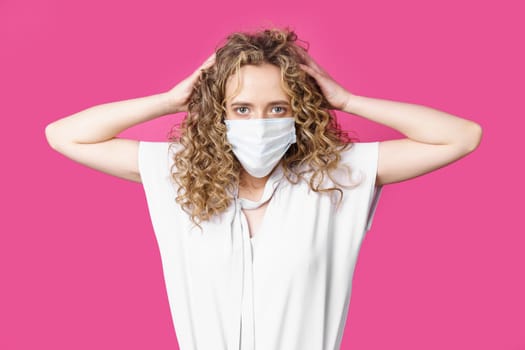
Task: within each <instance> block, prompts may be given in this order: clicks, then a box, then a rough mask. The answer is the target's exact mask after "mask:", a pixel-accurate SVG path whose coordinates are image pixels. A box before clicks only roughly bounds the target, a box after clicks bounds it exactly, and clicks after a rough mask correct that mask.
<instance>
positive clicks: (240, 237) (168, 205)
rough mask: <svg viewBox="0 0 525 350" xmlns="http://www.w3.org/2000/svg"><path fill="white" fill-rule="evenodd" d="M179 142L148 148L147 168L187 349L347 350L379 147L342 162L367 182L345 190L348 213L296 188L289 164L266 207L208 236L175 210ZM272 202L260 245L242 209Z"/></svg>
mask: <svg viewBox="0 0 525 350" xmlns="http://www.w3.org/2000/svg"><path fill="white" fill-rule="evenodd" d="M169 144H170V143H169V142H147V141H141V142H140V143H139V160H138V161H139V170H140V175H141V178H142V184H143V188H144V191H145V195H146V200H147V204H148V208H149V213H150V216H151V222H152V224H153V229H154V232H155V236H156V238H157V242H158V245H159V249H160V254H161V259H162V266H163V273H164V280H165V283H166V290H167V295H168V301H169V305H170V310H171V315H172V317H173V324H174V326H175V332H176V335H177V339H178V343H179V347H180V349H181V350H239V349H241V350H280V349H283V350H336V349H339V348H340V344H341V340H342V337H343V332H344V327H345V323H346V317H347V314H348V306H349V302H350V297H351V290H352V279H353V274H354V268H355V264H356V261H357V257H358V253H359V249H360V247H361V243H362V241H363V238H364V236H365V233H366V231H368V229H369V228H370V225H371V223H372V218H373V215H374V212H375V208H376V205H377V200H378V199H379V196H380V194H381V189H382V186H375V178H376V173H377V161H378V150H379V142H358V143H354V144H353V145H352V147H351V148H350V149H349V150H347V151H345V152H343V153H342V164H348V165H349V166H350V168H351V169H352V170H354V171H355V173H354V174H357V173H358V172H357V171H356V169H359V170H361V171H362V174H363V175H364V176H363V177H361V178H362V180H363V181H362V182H361V183H360V184H359V185H358V186H356V187H353V188H351V189H343V192H344V196H343V199H342V202H341V204H340V206H339V208H336V207H337V199H338V197H332V199H331V197H330V196H329V195H326V194H318V193H316V192H313V191H311V190H309V186H308V184H307V183H306V182H304V181H302V182H300V183H298V184H291V183H290V182H289V181H288V180H287V179H286V178H285V177H284V176H283V171H282V168H281V167H280V165H279V166H278V167H277V168H276V169H275V170H274V171H273V173H272V174H271V176H270V178H269V180H268V182H267V183H266V187H265V190H264V193H263V196H262V198H261V200H260V201H259V202H253V201H250V200H247V199H242V198H235V200H234V201H233V203H232V205H231V206H230V208H228V209H227V210H226V211H225V212H224V213H222V214H221V215H220V216H218V217H215V218H213V219H212V220H210V221H207V222H203V223H202V224H201V226H202V228H203V231H202V232H201V231H200V230H199V229H198V228H195V227H193V224H192V222H191V220H190V218H189V215H188V214H187V213H185V212H184V211H183V210H182V209H181V207H180V206H179V205H178V204H177V203H176V202H175V196H176V187H175V186H176V185H175V183H174V182H173V181H172V180H171V176H170V166H171V164H172V156H173V153H174V152H175V151H176V150H178V149H179V148H178V147H181V146H180V145H174V146H176V147H177V148H175V147H174V146H172V147H171V150H170V152H168V150H169V149H168V146H169ZM337 174H339V175H340V176H343V175H341V174H343V173H342V172H341V173H337ZM339 175H338V176H339ZM337 179H339V180H340V179H343V180H342V181H343V183H345V184H346V183H348V177H347V178H346V181H345V180H344V178H341V177H337ZM352 179H357V178H355V177H352ZM324 187H326V186H324ZM334 198H335V200H334ZM268 200H269V203H268V206H267V208H266V212H265V214H264V218H263V221H262V223H261V226H260V228H259V231H258V232H257V234H256V235H255V236H253V237H252V238H250V235H249V231H248V223H247V221H246V217H245V215H244V213H243V212H242V210H241V208H247V209H250V208H257V207H258V206H260V205H262V204H263V203H265V202H266V201H268Z"/></svg>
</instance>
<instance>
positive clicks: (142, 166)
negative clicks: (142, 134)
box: [138, 141, 182, 176]
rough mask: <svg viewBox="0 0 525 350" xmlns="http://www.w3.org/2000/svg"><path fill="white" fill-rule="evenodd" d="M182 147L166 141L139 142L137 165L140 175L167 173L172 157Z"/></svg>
mask: <svg viewBox="0 0 525 350" xmlns="http://www.w3.org/2000/svg"><path fill="white" fill-rule="evenodd" d="M180 149H182V145H181V144H179V143H175V142H168V141H139V150H138V165H139V170H140V173H141V175H146V176H148V174H151V175H153V174H159V175H160V174H162V175H165V174H166V173H168V171H169V169H170V167H171V165H172V163H173V156H174V155H175V153H177V152H178V151H179V150H180Z"/></svg>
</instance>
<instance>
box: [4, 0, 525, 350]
mask: <svg viewBox="0 0 525 350" xmlns="http://www.w3.org/2000/svg"><path fill="white" fill-rule="evenodd" d="M519 3H520V2H519V1H507V0H498V1H494V0H490V1H457V0H440V1H416V0H403V1H386V0H374V1H360V2H357V1H342V0H341V1H331V0H327V1H322V2H317V3H315V4H313V3H312V4H307V3H304V2H302V1H289V2H285V1H273V0H272V1H260V2H245V1H238V2H236V1H226V2H225V1H223V2H211V1H210V2H208V3H202V2H199V1H185V2H179V3H177V2H172V1H167V0H164V1H163V0H150V1H135V2H130V1H122V0H119V1H107V0H104V1H102V0H94V1H89V2H87V1H83V2H78V1H66V0H48V1H45V2H43V1H34V0H32V1H19V0H2V1H1V2H0V60H1V64H0V77H1V78H0V89H1V91H0V93H1V95H0V99H1V107H2V109H1V110H2V120H3V121H4V124H3V128H2V129H3V132H2V137H1V141H0V142H1V143H2V145H1V148H2V158H3V159H2V161H3V162H2V163H3V166H2V175H1V176H2V181H1V186H2V188H1V190H2V192H1V193H2V197H3V198H2V202H1V203H2V220H1V224H0V225H1V227H0V232H1V233H0V278H1V286H0V293H1V297H0V349H6V350H12V349H17V350H18V349H55V350H58V349H157V350H161V349H175V348H176V344H177V340H176V336H175V332H174V329H173V324H172V321H171V318H170V313H169V308H168V301H167V296H166V292H165V289H164V280H163V276H162V270H161V267H162V266H161V261H160V256H159V251H158V247H157V243H156V240H155V236H154V233H153V229H152V227H151V222H150V218H149V215H148V211H147V206H146V200H145V197H144V193H143V190H142V187H141V185H140V184H137V183H133V182H129V181H125V180H121V179H118V178H113V177H110V176H108V175H106V174H103V173H99V172H96V171H94V170H92V169H89V168H87V167H84V166H82V165H80V164H78V163H75V162H73V161H70V160H68V159H67V158H65V157H64V156H62V155H60V154H59V153H56V152H54V151H53V150H52V149H51V148H50V147H49V146H48V144H47V142H46V140H45V137H44V128H45V126H46V125H47V124H48V123H50V122H52V121H54V120H56V119H59V118H62V117H65V116H67V115H70V114H73V113H75V112H78V111H80V110H82V109H85V108H88V107H90V106H93V105H96V104H101V103H105V102H111V101H117V100H123V99H129V98H134V97H140V96H146V95H150V94H155V93H160V92H163V91H166V90H168V89H169V88H171V87H172V86H174V85H175V84H176V83H178V82H179V81H180V80H182V79H183V78H185V77H186V76H187V75H189V74H190V73H191V72H192V71H193V70H194V69H196V67H197V66H198V65H200V64H201V63H202V61H203V60H204V59H205V58H207V57H208V56H209V54H210V53H211V52H212V50H213V49H214V48H215V47H216V45H217V44H218V43H219V42H220V41H221V40H222V39H223V38H224V37H225V36H226V35H227V34H228V33H230V32H232V31H235V30H245V29H248V30H250V29H255V28H258V27H262V26H266V25H272V24H274V25H277V26H285V25H289V26H291V27H292V28H293V29H295V30H296V32H297V33H298V35H299V37H300V38H302V39H303V40H306V41H308V42H309V43H310V45H311V46H310V53H311V54H312V56H314V58H316V60H317V61H318V62H319V63H320V64H321V65H322V66H323V67H324V68H325V69H326V70H327V71H328V72H330V73H331V75H332V76H333V77H334V78H335V79H336V80H337V81H338V82H339V83H341V84H342V85H343V86H345V87H346V88H347V89H348V90H349V91H351V92H353V93H356V94H361V95H365V96H370V97H377V98H386V99H393V100H398V101H405V102H411V103H417V104H423V105H427V106H430V107H434V108H437V109H441V110H444V111H447V112H449V113H452V114H456V115H458V116H461V117H464V118H467V119H471V120H474V121H476V122H478V123H480V124H481V125H482V127H483V130H484V136H483V140H482V142H481V145H480V146H479V148H478V149H477V150H476V151H475V152H474V153H472V154H470V155H468V156H467V157H465V158H463V159H462V160H460V161H458V162H456V163H453V164H451V165H449V166H447V167H445V168H442V169H439V170H437V171H435V172H433V173H431V174H427V175H426V176H422V177H419V178H416V179H413V180H410V181H406V182H402V183H397V184H391V185H387V186H385V188H384V191H383V194H382V197H381V200H380V202H379V205H378V208H377V211H376V215H375V219H374V223H373V225H372V230H371V231H370V232H369V233H368V235H367V237H366V239H365V241H364V243H363V246H362V250H361V254H360V257H359V261H358V265H357V268H356V274H355V278H354V289H353V296H352V302H351V306H350V313H349V317H348V322H347V324H346V331H345V334H344V338H343V347H342V349H353V350H364V349H404V350H409V349H418V350H420V349H427V350H431V349H440V350H441V349H478V350H483V349H509V350H518V349H525V272H524V270H525V254H524V250H525V230H524V225H523V215H524V214H523V204H519V203H520V202H521V201H522V200H523V198H524V196H525V193H524V192H525V191H524V186H523V182H522V176H523V173H522V170H523V165H522V162H523V160H524V157H523V155H522V150H523V143H522V142H521V140H522V135H523V131H522V129H523V126H524V125H525V123H524V121H523V120H524V118H525V115H524V113H523V101H525V99H524V96H523V93H524V89H523V81H524V78H525V77H524V62H525V57H524V56H525V55H524V50H523V33H524V32H525V31H524V29H525V28H524V26H523V21H522V20H523V14H524V11H523V8H520V5H519ZM520 21H521V24H520V23H519V22H520ZM338 116H339V118H340V120H341V122H342V123H343V124H344V125H345V126H346V127H347V128H349V129H351V130H355V131H357V133H358V135H359V136H360V138H361V141H375V140H385V139H390V138H398V137H401V134H399V133H397V132H396V131H394V130H392V129H389V128H387V127H385V126H382V125H378V124H375V123H372V122H369V121H367V120H365V119H363V118H360V117H357V116H351V115H348V114H345V113H342V112H338ZM181 117H182V114H177V115H172V116H166V117H163V118H160V119H157V120H155V121H152V122H149V123H145V124H141V125H138V126H136V127H133V128H131V129H128V130H126V131H125V132H124V133H122V134H121V135H120V136H123V137H129V138H134V139H141V140H151V141H154V140H159V141H160V140H163V141H164V140H166V135H167V132H168V130H169V128H170V127H171V126H172V125H173V124H174V123H175V122H176V121H178V120H180V118H181ZM518 140H520V142H518ZM264 350H265V349H264Z"/></svg>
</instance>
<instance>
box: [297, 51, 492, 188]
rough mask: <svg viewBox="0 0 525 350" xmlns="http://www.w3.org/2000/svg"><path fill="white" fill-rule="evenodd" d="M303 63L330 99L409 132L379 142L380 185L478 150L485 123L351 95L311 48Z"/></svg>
mask: <svg viewBox="0 0 525 350" xmlns="http://www.w3.org/2000/svg"><path fill="white" fill-rule="evenodd" d="M301 53H302V56H303V58H304V61H305V63H306V64H300V66H301V68H303V70H305V71H306V72H307V73H308V74H310V75H311V76H312V77H314V78H315V79H316V81H317V82H318V83H319V86H320V87H321V90H322V92H323V94H324V96H325V97H326V98H327V100H328V101H329V102H330V104H331V105H332V106H333V107H334V108H335V109H339V110H342V111H344V112H347V113H350V114H355V115H358V116H360V117H363V118H366V119H369V120H371V121H374V122H377V123H380V124H383V125H386V126H389V127H391V128H393V129H395V130H397V131H399V132H401V133H402V134H404V135H405V136H407V137H406V138H403V139H398V140H388V141H381V142H380V143H379V160H378V163H379V164H378V169H377V177H376V185H378V186H379V185H384V184H389V183H393V182H400V181H404V180H408V179H411V178H414V177H416V176H420V175H423V174H426V173H428V172H430V171H433V170H436V169H439V168H441V167H443V166H445V165H447V164H450V163H452V162H454V161H456V160H458V159H460V158H462V157H464V156H465V155H467V154H468V153H470V152H472V151H473V150H475V149H476V148H477V147H478V145H479V143H480V141H481V136H482V129H481V126H480V125H479V124H477V123H475V122H473V121H471V120H467V119H463V118H460V117H457V116H454V115H452V114H449V113H446V112H443V111H439V110H436V109H433V108H430V107H425V106H422V105H416V104H411V103H404V102H397V101H390V100H382V99H378V98H371V97H364V96H359V95H355V94H352V93H350V92H348V91H347V90H346V89H345V88H343V87H342V86H341V85H339V84H338V83H337V82H336V81H335V80H334V79H333V78H332V77H331V76H330V75H329V74H328V72H326V71H325V70H324V69H323V68H322V67H321V66H319V64H317V62H315V60H314V59H313V58H312V57H310V55H309V54H308V53H307V52H306V51H304V50H303V51H301Z"/></svg>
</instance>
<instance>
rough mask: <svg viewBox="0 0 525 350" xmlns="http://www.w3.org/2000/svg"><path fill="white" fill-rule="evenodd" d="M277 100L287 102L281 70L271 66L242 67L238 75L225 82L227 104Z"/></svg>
mask: <svg viewBox="0 0 525 350" xmlns="http://www.w3.org/2000/svg"><path fill="white" fill-rule="evenodd" d="M279 99H284V100H288V96H287V94H286V92H285V91H284V89H283V87H282V82H281V68H280V67H277V66H275V65H273V64H269V63H264V64H261V65H259V66H255V65H244V66H242V67H241V68H240V70H239V74H237V73H234V74H233V75H232V76H230V77H229V78H228V80H227V82H226V100H227V101H228V103H231V102H233V101H235V100H243V101H255V102H257V101H261V102H262V101H265V100H279Z"/></svg>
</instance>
